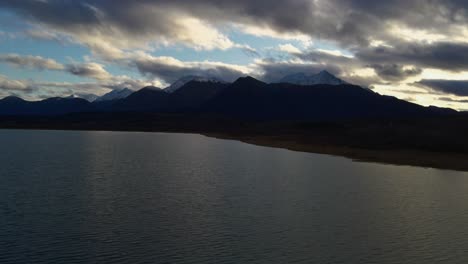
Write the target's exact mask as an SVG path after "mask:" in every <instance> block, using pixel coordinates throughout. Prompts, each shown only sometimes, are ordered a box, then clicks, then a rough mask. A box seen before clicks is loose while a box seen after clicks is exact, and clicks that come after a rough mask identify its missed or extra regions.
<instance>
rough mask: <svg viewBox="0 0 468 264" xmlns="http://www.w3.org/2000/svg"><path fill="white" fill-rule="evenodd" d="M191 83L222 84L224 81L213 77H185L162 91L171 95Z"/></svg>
mask: <svg viewBox="0 0 468 264" xmlns="http://www.w3.org/2000/svg"><path fill="white" fill-rule="evenodd" d="M191 81H197V82H212V83H224V81H222V80H220V79H217V78H213V77H203V76H194V75H190V76H185V77H182V78H180V79H179V80H177V81H176V82H174V83H173V84H171V85H170V86H168V87H166V88H165V89H164V91H166V92H168V93H173V92H175V91H177V90H178V89H179V88H181V87H182V86H184V85H186V84H187V83H189V82H191Z"/></svg>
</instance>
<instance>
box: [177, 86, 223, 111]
mask: <svg viewBox="0 0 468 264" xmlns="http://www.w3.org/2000/svg"><path fill="white" fill-rule="evenodd" d="M228 85H229V84H226V83H221V82H200V81H190V82H188V83H187V84H185V85H184V86H182V87H180V88H179V89H177V90H176V91H174V92H173V93H171V96H170V101H171V103H170V108H171V109H173V110H178V111H182V110H196V109H199V108H200V107H201V106H202V105H203V104H204V103H206V102H207V101H209V100H210V99H212V98H214V97H215V96H216V95H217V94H218V93H219V92H221V91H222V90H224V89H225V88H226V87H227V86H228Z"/></svg>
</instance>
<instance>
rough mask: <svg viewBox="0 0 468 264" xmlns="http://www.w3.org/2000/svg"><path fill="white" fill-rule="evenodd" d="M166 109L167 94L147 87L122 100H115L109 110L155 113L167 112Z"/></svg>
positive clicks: (152, 87)
mask: <svg viewBox="0 0 468 264" xmlns="http://www.w3.org/2000/svg"><path fill="white" fill-rule="evenodd" d="M168 107H169V94H168V93H167V92H164V90H162V89H161V88H158V87H154V86H147V87H144V88H142V89H141V90H139V91H136V92H134V93H132V94H130V95H129V96H128V97H126V98H124V99H120V100H116V101H115V103H114V104H113V105H112V108H111V109H110V110H111V111H112V110H113V111H130V112H131V111H136V112H141V111H145V112H157V111H162V110H167V109H168Z"/></svg>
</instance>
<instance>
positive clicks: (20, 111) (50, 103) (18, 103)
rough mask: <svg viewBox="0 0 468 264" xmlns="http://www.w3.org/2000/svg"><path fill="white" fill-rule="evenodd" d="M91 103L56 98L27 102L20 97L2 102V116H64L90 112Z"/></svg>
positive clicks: (0, 112) (81, 100) (75, 99)
mask: <svg viewBox="0 0 468 264" xmlns="http://www.w3.org/2000/svg"><path fill="white" fill-rule="evenodd" d="M90 107H91V103H90V102H88V101H87V100H85V99H82V98H60V97H54V98H49V99H45V100H42V101H34V102H30V101H25V100H23V99H21V98H18V97H7V98H4V99H2V100H0V114H1V115H64V114H68V113H73V112H84V111H89V110H90Z"/></svg>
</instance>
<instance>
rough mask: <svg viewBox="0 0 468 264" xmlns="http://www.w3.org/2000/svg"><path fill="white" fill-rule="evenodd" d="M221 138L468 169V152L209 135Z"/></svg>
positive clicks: (405, 163) (357, 158)
mask: <svg viewBox="0 0 468 264" xmlns="http://www.w3.org/2000/svg"><path fill="white" fill-rule="evenodd" d="M206 136H209V137H215V138H219V139H232V140H238V141H241V142H244V143H248V144H253V145H258V146H265V147H274V148H282V149H288V150H292V151H300V152H308V153H316V154H325V155H333V156H341V157H345V158H350V159H352V160H354V161H361V162H373V163H381V164H390V165H402V166H416V167H425V168H433V169H443V170H455V171H467V172H468V154H460V153H449V152H431V151H420V150H411V149H394V150H371V149H363V148H353V147H345V146H331V145H318V144H317V145H316V144H308V143H303V142H300V141H296V140H294V139H293V138H284V137H263V136H258V137H256V136H249V137H242V136H241V137H236V136H226V135H219V134H218V135H210V134H207V135H206Z"/></svg>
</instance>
